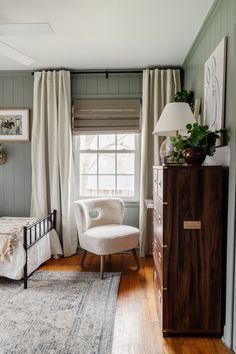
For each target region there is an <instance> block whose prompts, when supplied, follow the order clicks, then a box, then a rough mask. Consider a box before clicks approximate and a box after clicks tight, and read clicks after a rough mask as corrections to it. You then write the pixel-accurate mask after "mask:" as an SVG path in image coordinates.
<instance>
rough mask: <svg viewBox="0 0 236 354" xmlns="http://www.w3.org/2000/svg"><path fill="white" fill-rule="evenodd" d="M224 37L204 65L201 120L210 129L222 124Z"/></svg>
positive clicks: (224, 60)
mask: <svg viewBox="0 0 236 354" xmlns="http://www.w3.org/2000/svg"><path fill="white" fill-rule="evenodd" d="M225 65H226V37H224V38H223V39H222V41H221V42H220V43H219V45H218V46H217V48H216V49H215V50H214V52H213V53H212V54H211V56H210V57H209V58H208V59H207V61H206V63H205V67H204V104H203V106H204V107H203V108H204V109H203V122H204V124H206V125H208V126H209V129H210V130H213V131H215V130H218V129H221V128H223V126H224V101H225Z"/></svg>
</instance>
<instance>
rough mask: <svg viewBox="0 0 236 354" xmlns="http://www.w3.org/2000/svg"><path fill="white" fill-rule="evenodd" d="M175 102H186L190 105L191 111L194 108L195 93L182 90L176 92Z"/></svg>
mask: <svg viewBox="0 0 236 354" xmlns="http://www.w3.org/2000/svg"><path fill="white" fill-rule="evenodd" d="M174 100H175V102H186V103H188V104H189V106H190V107H191V109H192V108H193V91H189V90H182V91H178V92H176V94H175V95H174Z"/></svg>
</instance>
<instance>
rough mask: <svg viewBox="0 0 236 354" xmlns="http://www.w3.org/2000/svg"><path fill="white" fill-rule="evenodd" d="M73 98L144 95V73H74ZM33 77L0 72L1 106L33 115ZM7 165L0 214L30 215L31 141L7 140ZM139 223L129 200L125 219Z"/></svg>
mask: <svg viewBox="0 0 236 354" xmlns="http://www.w3.org/2000/svg"><path fill="white" fill-rule="evenodd" d="M71 85H72V99H75V98H130V97H131V98H141V97H142V74H136V73H131V74H109V76H108V79H106V76H105V75H104V74H82V75H81V74H80V75H78V74H73V73H72V74H71ZM32 106H33V76H32V75H31V73H26V72H25V73H24V72H15V73H11V72H9V73H3V72H2V73H1V72H0V108H30V109H31V117H32ZM4 147H5V149H6V151H7V154H8V161H7V163H6V164H4V165H2V166H0V216H2V215H11V216H27V215H29V213H30V199H31V161H30V160H31V156H30V153H31V151H30V142H29V143H5V144H4ZM124 222H126V223H127V224H129V225H133V226H138V204H133V203H130V204H129V203H128V204H127V209H126V214H125V220H124Z"/></svg>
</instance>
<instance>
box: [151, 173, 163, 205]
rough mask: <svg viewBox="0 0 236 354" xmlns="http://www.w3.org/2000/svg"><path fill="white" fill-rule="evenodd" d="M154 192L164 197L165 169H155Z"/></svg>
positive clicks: (161, 197)
mask: <svg viewBox="0 0 236 354" xmlns="http://www.w3.org/2000/svg"><path fill="white" fill-rule="evenodd" d="M153 192H154V194H156V195H158V197H159V198H160V199H163V170H162V169H153Z"/></svg>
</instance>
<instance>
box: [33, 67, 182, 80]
mask: <svg viewBox="0 0 236 354" xmlns="http://www.w3.org/2000/svg"><path fill="white" fill-rule="evenodd" d="M145 69H150V70H153V69H163V70H167V69H180V70H181V69H182V68H181V67H179V66H163V67H158V68H157V67H149V68H143V69H133V70H132V69H130V70H119V69H114V70H113V69H110V70H87V71H83V70H81V71H73V70H69V71H70V73H71V75H73V74H74V75H82V74H84V75H90V74H104V75H106V78H108V75H109V74H142V73H143V70H145ZM58 70H68V69H58ZM36 71H37V70H36ZM38 71H40V70H38ZM43 71H44V70H43ZM31 74H32V75H34V71H32V72H31Z"/></svg>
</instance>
